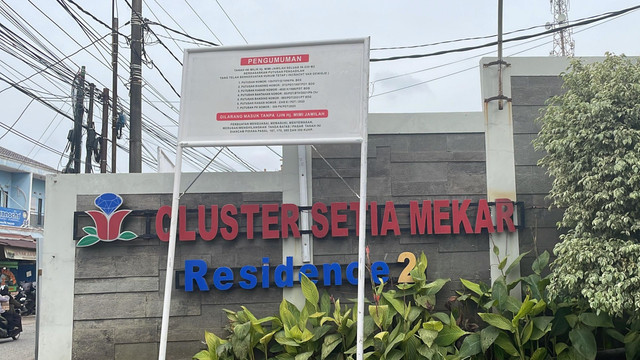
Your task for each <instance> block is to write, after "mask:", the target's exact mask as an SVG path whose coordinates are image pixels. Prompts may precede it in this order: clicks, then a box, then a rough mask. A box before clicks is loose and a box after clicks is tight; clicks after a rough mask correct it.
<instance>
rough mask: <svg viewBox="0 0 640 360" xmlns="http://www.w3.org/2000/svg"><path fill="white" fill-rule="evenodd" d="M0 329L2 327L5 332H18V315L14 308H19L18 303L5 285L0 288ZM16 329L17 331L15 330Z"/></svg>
mask: <svg viewBox="0 0 640 360" xmlns="http://www.w3.org/2000/svg"><path fill="white" fill-rule="evenodd" d="M0 305H2V306H0V317H2V318H3V319H4V320H5V321H2V320H3V319H0V327H4V330H5V331H10V330H20V331H22V329H20V323H21V321H20V314H19V313H18V312H16V310H15V306H16V305H17V306H18V307H20V303H19V302H18V301H16V300H15V299H14V298H13V296H11V294H9V288H8V287H7V286H6V285H2V286H0ZM5 324H6V325H5ZM16 328H17V329H16Z"/></svg>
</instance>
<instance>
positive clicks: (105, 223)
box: [76, 193, 138, 247]
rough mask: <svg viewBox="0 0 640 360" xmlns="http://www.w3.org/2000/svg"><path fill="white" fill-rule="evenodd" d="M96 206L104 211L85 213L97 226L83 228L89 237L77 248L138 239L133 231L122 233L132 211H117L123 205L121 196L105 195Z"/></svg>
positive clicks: (83, 239)
mask: <svg viewBox="0 0 640 360" xmlns="http://www.w3.org/2000/svg"><path fill="white" fill-rule="evenodd" d="M94 204H95V205H96V206H97V207H98V208H99V209H100V210H102V211H97V210H90V211H85V213H87V215H89V216H91V218H92V219H93V222H94V223H95V224H96V226H95V227H93V226H85V227H83V228H82V230H84V232H85V233H87V235H85V236H84V237H82V239H80V241H78V244H76V246H77V247H86V246H91V245H93V244H95V243H97V242H98V241H106V242H111V241H114V240H125V241H128V240H132V239H135V238H137V237H138V235H136V234H135V233H134V232H132V231H123V232H120V229H121V227H122V221H123V220H124V218H125V217H126V216H127V215H129V213H130V212H131V210H118V211H116V210H117V209H118V208H119V207H120V205H122V198H121V197H120V195H117V194H114V193H104V194H102V195H100V196H98V197H97V198H96V200H95V201H94Z"/></svg>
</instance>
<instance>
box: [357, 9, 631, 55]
mask: <svg viewBox="0 0 640 360" xmlns="http://www.w3.org/2000/svg"><path fill="white" fill-rule="evenodd" d="M638 9H640V5H636V6H632V7H629V8H626V9H622V10H618V11H612V12H609V13H607V14H605V15H602V16H596V17H592V18H589V19H587V20H583V21H579V22H575V23H573V24H568V25H564V26H559V27H557V28H554V29H549V30H546V31H543V32H539V33H535V34H531V35H523V36H517V37H514V38H510V39H506V40H502V43H509V42H513V41H521V40H527V39H531V38H535V37H539V36H544V35H548V34H553V33H556V32H560V31H563V30H566V29H571V28H574V27H577V26H582V25H587V24H591V23H594V22H597V21H601V20H605V19H608V18H611V17H614V16H619V15H622V14H625V13H628V12H630V11H634V10H638ZM497 44H498V42H497V41H492V42H490V43H486V44H481V45H476V46H468V47H464V48H457V49H448V50H441V51H436V52H432V53H426V54H413V55H402V56H391V57H386V58H373V59H370V60H369V61H370V62H380V61H394V60H403V59H420V58H425V57H431V56H438V55H444V54H450V53H455V52H466V51H471V50H476V49H482V48H485V47H489V46H494V45H497Z"/></svg>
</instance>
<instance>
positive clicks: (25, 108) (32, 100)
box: [0, 99, 35, 140]
mask: <svg viewBox="0 0 640 360" xmlns="http://www.w3.org/2000/svg"><path fill="white" fill-rule="evenodd" d="M34 101H35V99H31V101H29V103H28V104H27V106H25V107H24V110H22V112H21V113H20V116H18V118H17V119H16V121H14V122H13V124H11V126H10V127H9V128H8V129H7V131H5V133H4V134H2V136H0V140H2V139H4V137H5V136H7V134H8V133H9V132H10V131H11V130H12V129H13V127H14V126H16V124H17V123H18V121H20V119H22V115H24V113H25V112H26V111H27V109H28V108H29V106H31V103H33V102H34Z"/></svg>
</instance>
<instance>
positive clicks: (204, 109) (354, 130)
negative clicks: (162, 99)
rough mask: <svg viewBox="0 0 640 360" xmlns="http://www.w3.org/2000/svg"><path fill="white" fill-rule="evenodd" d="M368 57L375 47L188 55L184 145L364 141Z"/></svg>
mask: <svg viewBox="0 0 640 360" xmlns="http://www.w3.org/2000/svg"><path fill="white" fill-rule="evenodd" d="M368 54H369V46H368V39H357V40H343V41H338V42H330V43H329V42H319V43H304V44H284V45H269V46H242V47H229V46H226V47H217V48H209V49H192V50H187V51H186V52H185V61H184V70H183V79H182V81H183V83H182V84H183V85H182V98H181V104H180V106H181V116H180V134H179V138H180V141H183V142H186V143H188V144H193V143H197V142H208V141H211V140H215V141H216V142H221V143H223V144H224V143H228V144H233V145H261V144H266V143H269V144H310V143H320V142H322V141H318V139H321V140H322V139H326V140H329V139H330V140H331V142H332V143H337V142H355V141H358V140H361V139H362V138H363V131H364V124H365V117H366V115H367V114H366V109H367V105H366V102H367V97H368V94H367V81H368V69H369V67H368V61H369V56H368Z"/></svg>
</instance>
